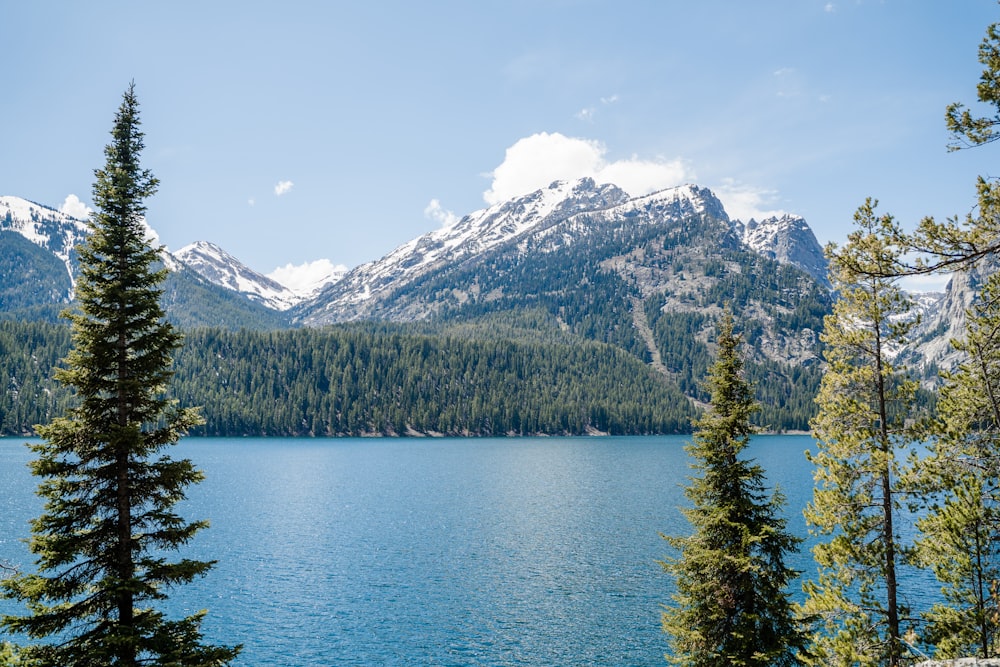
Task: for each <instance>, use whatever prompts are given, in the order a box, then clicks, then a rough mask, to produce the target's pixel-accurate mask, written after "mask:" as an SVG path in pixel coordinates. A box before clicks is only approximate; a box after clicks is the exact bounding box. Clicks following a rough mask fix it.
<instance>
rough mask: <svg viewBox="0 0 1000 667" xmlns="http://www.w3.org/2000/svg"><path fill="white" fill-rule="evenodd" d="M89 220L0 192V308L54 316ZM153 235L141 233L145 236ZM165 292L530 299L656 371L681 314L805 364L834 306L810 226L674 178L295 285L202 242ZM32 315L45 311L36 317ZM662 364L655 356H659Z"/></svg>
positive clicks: (940, 321) (390, 299)
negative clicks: (728, 315) (723, 326)
mask: <svg viewBox="0 0 1000 667" xmlns="http://www.w3.org/2000/svg"><path fill="white" fill-rule="evenodd" d="M86 233H87V226H86V223H85V222H84V221H82V220H78V219H75V218H72V217H71V216H68V215H66V214H64V213H61V212H59V211H57V210H55V209H53V208H51V207H47V206H44V205H40V204H36V203H33V202H29V201H26V200H24V199H20V198H17V197H10V196H6V197H0V248H2V252H0V257H2V259H0V312H2V313H7V314H8V316H14V317H37V316H45V317H50V318H51V317H54V313H55V312H56V311H57V310H58V309H59V308H61V307H63V306H64V305H65V304H67V303H68V302H69V301H70V300H71V297H72V290H73V284H74V276H75V274H76V258H75V253H74V250H73V247H74V245H75V244H76V243H78V242H79V241H80V240H81V239H83V238H84V236H85V235H86ZM151 233H152V232H151ZM163 257H164V263H165V265H166V266H167V267H168V268H169V269H170V274H169V278H168V281H167V284H166V285H165V294H164V302H165V306H166V308H167V311H168V316H169V317H171V318H172V319H173V320H175V321H176V322H177V323H179V324H181V325H182V326H185V327H204V326H211V327H222V328H227V329H240V328H251V329H279V328H287V327H301V326H306V327H317V326H324V325H330V324H337V323H342V322H349V321H357V320H366V321H367V320H380V321H390V322H424V321H451V322H455V321H461V320H468V319H473V318H477V317H483V316H485V315H494V316H495V315H496V314H500V315H502V314H503V313H505V312H506V313H510V312H514V311H524V310H525V309H541V310H542V311H544V312H547V313H549V314H551V315H552V316H553V317H554V318H555V320H556V321H557V322H558V325H559V326H560V327H561V328H562V329H563V330H564V331H568V332H572V333H575V334H578V335H580V336H582V337H583V338H587V339H592V340H597V341H600V342H606V343H610V344H613V345H617V346H619V347H622V348H623V349H626V350H629V351H631V352H633V353H634V354H636V355H637V356H639V357H640V358H642V359H643V360H645V361H646V362H647V363H649V364H652V365H654V367H658V368H660V369H661V370H662V371H663V372H664V373H667V374H673V375H677V374H679V373H683V372H684V370H683V369H677V368H671V367H670V363H669V358H670V357H671V355H672V352H671V351H670V350H669V349H665V348H664V345H665V341H663V340H659V339H658V336H659V337H661V338H662V337H663V336H664V335H666V334H664V333H663V332H664V330H666V329H670V328H671V327H676V326H680V324H679V323H680V322H682V321H683V322H686V324H684V326H687V327H688V328H689V329H690V331H689V335H690V336H691V339H690V340H689V341H685V342H681V341H675V342H674V344H684V345H692V344H694V342H695V341H698V342H700V343H702V344H703V343H704V342H706V341H708V340H709V338H710V337H711V328H712V327H711V321H710V320H708V319H706V320H704V321H700V322H699V323H697V324H695V323H694V322H695V321H696V320H698V319H699V317H704V316H706V315H711V313H713V312H718V311H719V310H720V309H721V308H722V307H723V306H724V305H726V304H728V305H729V307H730V308H731V309H733V310H734V311H735V312H736V314H737V315H738V316H739V317H740V318H741V321H742V322H743V326H744V329H745V333H744V335H745V337H746V339H747V342H748V343H749V345H750V347H751V348H752V356H753V357H754V358H756V359H758V360H769V361H771V362H774V363H780V364H793V365H803V364H805V365H809V364H812V363H814V362H815V361H816V359H817V350H818V334H819V331H820V330H821V326H822V316H823V314H825V312H827V311H828V308H829V305H830V303H831V298H832V297H831V295H830V293H829V284H828V282H827V278H826V269H827V266H826V259H825V257H824V256H823V251H822V248H821V247H820V246H819V244H818V242H817V241H816V237H815V235H814V234H813V232H812V230H811V229H810V228H809V225H808V224H807V222H806V221H805V220H804V219H803V218H801V217H799V216H792V215H784V216H781V217H773V218H769V219H765V220H760V221H758V220H749V221H746V222H744V221H740V220H731V219H730V218H729V216H728V215H727V213H726V211H725V209H724V207H723V205H722V203H721V202H720V201H719V199H718V198H717V197H716V196H715V195H714V194H713V193H712V192H711V191H709V190H707V189H705V188H702V187H699V186H696V185H685V186H680V187H675V188H670V189H667V190H662V191H659V192H656V193H652V194H649V195H644V196H640V197H632V196H630V195H629V194H628V193H626V192H625V191H624V190H622V189H620V188H618V187H616V186H614V185H611V184H597V183H595V182H594V181H593V180H591V179H581V180H579V181H575V182H563V181H557V182H554V183H552V184H551V185H549V186H548V187H546V188H542V189H539V190H537V191H535V192H532V193H528V194H526V195H524V196H521V197H517V198H514V199H511V200H508V201H505V202H501V203H498V204H495V205H493V206H490V207H489V208H486V209H483V210H480V211H476V212H474V213H471V214H469V215H466V216H465V217H463V218H461V219H460V220H457V221H455V222H454V223H452V224H450V225H447V226H444V227H441V228H439V229H436V230H433V231H431V232H428V233H426V234H424V235H422V236H420V237H418V238H416V239H413V240H412V241H410V242H408V243H406V244H404V245H402V246H400V247H398V248H396V249H395V250H393V251H392V252H390V253H389V254H387V255H386V256H384V257H382V258H380V259H377V260H375V261H372V262H368V263H366V264H362V265H360V266H358V267H355V268H354V269H352V270H350V271H347V272H346V273H338V274H332V275H329V276H326V277H325V278H324V279H323V280H321V281H319V282H318V283H317V284H316V285H315V286H313V287H312V288H311V289H307V290H300V291H293V290H291V289H289V288H288V287H286V286H283V285H281V284H280V283H278V282H276V281H275V280H273V279H271V278H268V277H267V276H264V275H261V274H260V273H257V272H255V271H253V270H252V269H250V268H248V267H247V266H245V265H244V264H242V263H241V262H240V261H239V260H238V259H237V258H235V257H233V256H231V255H230V254H228V253H227V252H226V251H225V250H223V249H222V248H220V247H218V246H216V245H214V244H211V243H207V242H204V241H200V242H197V243H194V244H191V245H189V246H186V247H184V248H182V249H180V250H178V251H176V252H173V253H170V252H167V251H164V253H163ZM970 281H971V282H973V283H974V281H975V277H974V276H963V277H960V278H957V279H955V280H953V281H952V284H949V288H948V291H947V292H946V293H945V294H940V295H923V296H921V298H920V299H919V305H920V307H921V309H922V310H924V311H926V313H927V315H925V317H924V323H923V324H922V325H921V333H920V344H919V346H918V348H917V349H915V350H913V351H911V358H912V359H914V360H916V361H917V363H919V364H920V365H922V366H924V367H933V366H934V365H935V364H938V363H943V362H947V359H948V355H949V354H950V348H949V347H948V345H947V342H946V339H947V336H948V335H950V334H954V333H955V332H956V331H955V327H956V326H960V325H961V311H962V308H963V307H964V306H963V305H962V304H965V305H967V304H968V302H969V298H970V297H969V289H970ZM40 314H41V315H40ZM665 358H666V360H665Z"/></svg>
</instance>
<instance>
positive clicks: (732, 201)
mask: <svg viewBox="0 0 1000 667" xmlns="http://www.w3.org/2000/svg"><path fill="white" fill-rule="evenodd" d="M713 191H714V192H715V194H716V196H718V198H719V199H720V200H721V201H722V205H723V206H725V207H726V213H728V214H729V217H730V218H733V219H734V220H742V221H743V222H748V221H749V220H750V219H751V218H753V219H755V220H765V219H767V218H771V217H780V216H782V215H785V213H786V211H783V210H781V209H779V208H772V207H771V206H772V203H773V202H774V200H775V199H776V198H777V196H778V193H777V192H775V191H774V190H766V189H763V188H754V187H751V186H749V185H746V184H743V183H738V182H736V181H734V180H732V179H726V180H725V181H723V183H722V185H719V186H716V187H715V188H713Z"/></svg>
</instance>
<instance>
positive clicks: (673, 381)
mask: <svg viewBox="0 0 1000 667" xmlns="http://www.w3.org/2000/svg"><path fill="white" fill-rule="evenodd" d="M678 321H679V320H678ZM691 321H693V320H691ZM702 325H705V326H709V325H710V323H709V322H707V320H706V321H704V322H702V321H698V322H697V326H698V327H699V328H701V327H702ZM657 330H658V331H659V332H660V333H659V334H658V335H660V336H665V337H666V338H665V339H664V342H666V341H667V339H669V336H670V334H669V330H670V326H668V324H667V318H664V319H663V320H662V321H660V322H658V324H657ZM69 343H70V341H69V330H68V328H67V327H66V326H65V325H64V324H49V323H44V322H36V323H18V322H13V321H5V322H0V364H3V367H4V368H6V369H9V376H8V377H7V378H6V380H7V382H6V385H7V386H6V387H5V391H4V392H3V394H2V395H0V429H2V433H3V434H5V435H13V434H18V435H20V434H28V433H30V432H31V429H32V427H33V425H35V424H38V423H46V422H47V421H48V420H49V419H50V418H51V417H52V416H54V415H58V414H61V413H62V412H63V410H64V409H65V407H66V406H67V405H68V404H69V403H70V402H71V400H72V397H71V396H69V395H68V394H67V392H66V390H65V389H63V388H62V387H60V386H59V385H57V384H55V383H54V382H53V381H52V380H51V372H52V368H53V365H54V364H56V363H57V362H58V360H59V359H61V358H62V357H63V356H64V355H65V354H66V352H67V351H68V349H69ZM683 350H686V352H685V351H683ZM683 350H681V349H677V350H674V353H673V355H672V356H671V360H672V361H671V365H672V366H674V367H675V368H680V369H685V370H684V372H683V373H677V374H671V376H664V374H663V373H661V372H658V371H656V370H654V369H653V368H652V367H651V366H650V365H649V364H646V363H644V362H643V361H641V360H640V359H638V358H637V357H636V356H634V355H632V354H629V353H628V352H626V351H624V350H622V349H620V348H616V347H614V346H611V345H608V344H605V343H599V342H594V341H586V340H583V339H581V338H580V337H578V336H576V335H573V334H571V333H567V332H566V331H564V330H563V329H561V328H560V327H559V325H558V322H556V321H555V319H554V318H552V317H551V316H550V315H549V314H547V313H545V312H544V311H543V310H541V309H538V310H534V311H522V312H520V313H508V314H507V315H505V316H504V315H499V314H494V315H492V316H486V317H485V318H483V319H480V320H472V321H468V320H467V321H461V322H452V323H448V324H429V323H424V324H410V325H394V324H353V325H340V326H336V327H328V328H322V329H295V330H283V331H252V330H242V331H239V332H231V331H226V330H221V329H197V330H193V331H190V332H188V333H187V334H186V338H185V344H184V347H183V348H182V349H181V350H180V351H179V353H178V355H177V357H176V360H175V368H176V376H175V379H174V382H173V383H172V390H171V392H172V394H173V395H174V396H176V397H177V398H178V399H179V400H180V401H181V403H182V404H183V405H187V406H191V405H199V406H202V407H203V408H204V409H203V412H204V416H205V418H206V424H205V425H204V426H202V427H199V428H198V430H197V431H195V432H194V434H198V435H212V436H221V435H227V436H234V435H270V436H333V435H351V436H358V435H371V434H387V435H414V434H444V435H524V434H532V433H550V434H582V433H587V432H604V433H613V434H652V433H679V432H687V431H689V430H690V421H691V418H692V417H693V416H695V414H696V407H695V404H694V402H692V401H691V400H689V399H688V398H687V397H686V396H685V395H684V394H683V393H682V391H681V389H680V387H681V386H682V384H683V385H684V386H689V385H690V386H693V385H695V384H696V383H697V381H698V380H699V379H700V377H699V373H701V372H703V369H704V366H705V361H706V360H707V359H708V348H707V347H706V346H704V345H701V346H688V347H685V348H683ZM688 369H695V370H693V371H691V370H688ZM752 373H753V375H754V377H755V378H756V379H757V380H758V381H759V382H760V386H759V392H760V394H761V395H762V396H766V397H767V398H766V399H765V403H766V404H768V405H771V406H773V407H772V409H771V411H770V412H768V413H766V414H765V415H763V416H762V419H761V423H762V424H764V425H767V426H768V427H770V428H773V429H778V430H781V429H800V428H804V425H805V423H806V420H807V419H808V416H809V414H811V410H812V404H811V399H812V394H811V393H809V392H807V391H806V392H803V391H801V389H802V387H804V386H805V387H807V386H809V385H810V384H811V383H812V381H813V378H812V376H811V375H810V371H809V370H808V369H805V368H801V367H796V368H795V369H791V370H789V369H780V368H778V367H776V366H775V367H771V366H767V365H760V364H757V365H755V366H754V370H753V371H752Z"/></svg>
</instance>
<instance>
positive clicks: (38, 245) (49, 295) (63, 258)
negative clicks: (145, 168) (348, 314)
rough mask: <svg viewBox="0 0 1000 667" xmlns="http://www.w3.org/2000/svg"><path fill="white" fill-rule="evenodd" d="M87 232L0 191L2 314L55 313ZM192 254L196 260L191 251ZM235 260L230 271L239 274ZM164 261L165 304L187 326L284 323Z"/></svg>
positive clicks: (65, 297)
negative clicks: (165, 275) (166, 270)
mask: <svg viewBox="0 0 1000 667" xmlns="http://www.w3.org/2000/svg"><path fill="white" fill-rule="evenodd" d="M88 233H89V232H88V227H87V223H86V222H84V221H83V220H79V219H77V218H74V217H72V216H69V215H66V214H65V213H61V212H60V211H57V210H55V209H54V208H51V207H48V206H43V205H41V204H36V203H34V202H30V201H28V200H26V199H21V198H20V197H11V196H3V197H0V315H2V316H3V317H8V318H10V317H14V318H18V319H46V320H54V319H56V316H57V314H58V312H59V311H60V310H61V309H62V308H63V307H65V306H66V305H67V304H69V303H70V302H71V300H72V297H73V288H74V285H75V281H76V274H77V268H78V265H77V257H76V250H75V246H76V245H77V244H78V243H80V242H82V241H83V240H84V239H85V238H86V235H87V234H88ZM190 257H191V259H190V261H192V263H196V260H195V259H193V257H194V254H193V253H192V254H191V255H190ZM206 261H207V260H206ZM233 261H234V268H233V272H234V273H237V274H238V275H242V274H240V273H239V271H238V269H237V268H235V264H238V262H235V260H233ZM163 262H164V264H165V265H166V266H167V268H169V269H170V274H169V275H168V277H167V281H166V283H165V284H164V290H165V292H164V306H165V308H166V310H167V316H168V318H170V319H171V320H173V321H175V322H178V323H180V324H182V325H183V326H185V327H201V326H217V327H223V328H230V329H240V328H251V329H261V328H272V329H273V328H279V327H285V326H288V322H287V320H286V319H285V318H284V317H283V316H282V315H281V313H280V312H278V311H276V310H275V309H274V308H269V307H266V306H265V305H262V304H261V303H258V302H254V301H253V300H251V299H250V298H248V297H247V296H244V295H242V294H240V293H237V292H234V291H232V290H229V289H224V288H223V287H221V286H220V285H219V284H217V283H215V282H213V281H212V280H209V279H206V278H204V277H203V276H202V275H201V274H200V273H198V272H197V271H195V270H194V269H192V268H189V266H188V265H187V264H186V263H184V262H182V261H180V260H179V259H176V258H174V257H173V256H171V255H170V254H169V253H164V255H163ZM202 266H203V268H204V266H206V265H204V264H203V265H202ZM219 270H220V272H221V268H220V269H219ZM206 271H207V269H206ZM265 280H266V279H265Z"/></svg>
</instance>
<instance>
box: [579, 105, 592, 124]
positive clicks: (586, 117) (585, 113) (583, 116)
mask: <svg viewBox="0 0 1000 667" xmlns="http://www.w3.org/2000/svg"><path fill="white" fill-rule="evenodd" d="M576 118H577V120H582V121H587V122H593V120H594V108H593V107H587V108H586V109H580V110H579V111H577V112H576Z"/></svg>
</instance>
